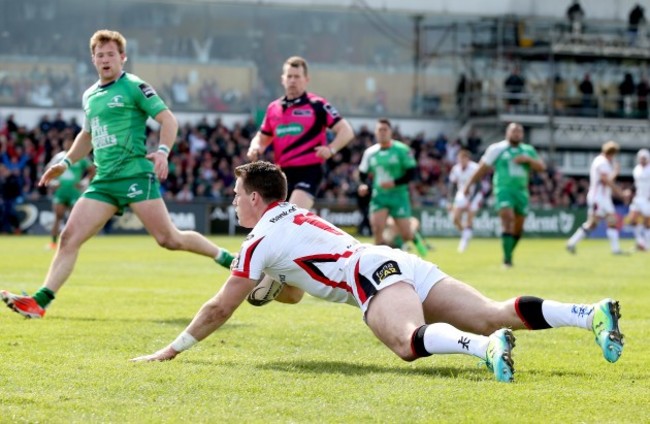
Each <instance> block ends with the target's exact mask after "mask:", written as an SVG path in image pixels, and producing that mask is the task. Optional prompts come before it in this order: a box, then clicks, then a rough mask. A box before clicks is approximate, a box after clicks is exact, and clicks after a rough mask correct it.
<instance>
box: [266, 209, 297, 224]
mask: <svg viewBox="0 0 650 424" xmlns="http://www.w3.org/2000/svg"><path fill="white" fill-rule="evenodd" d="M295 211H296V207H295V206H292V207H290V208H289V209H287V210H286V211H282V212H280V213H279V214H277V215H276V216H274V217H273V218H271V219H269V222H271V223H272V224H275V223H276V222H277V221H278V220H279V219H281V218H284V217H285V216H287V215H289V214H290V213H292V212H295Z"/></svg>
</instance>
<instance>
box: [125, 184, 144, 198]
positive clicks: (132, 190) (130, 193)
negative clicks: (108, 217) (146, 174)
mask: <svg viewBox="0 0 650 424" xmlns="http://www.w3.org/2000/svg"><path fill="white" fill-rule="evenodd" d="M142 193H143V192H142V190H140V189H139V188H138V183H135V184H131V185H130V186H129V189H128V190H127V193H126V197H128V198H129V199H133V198H134V197H136V196H139V195H141V194H142Z"/></svg>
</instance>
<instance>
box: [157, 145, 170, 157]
mask: <svg viewBox="0 0 650 424" xmlns="http://www.w3.org/2000/svg"><path fill="white" fill-rule="evenodd" d="M158 151H159V152H162V153H164V154H165V156H169V147H167V146H165V145H164V144H161V145H160V146H158Z"/></svg>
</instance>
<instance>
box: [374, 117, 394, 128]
mask: <svg viewBox="0 0 650 424" xmlns="http://www.w3.org/2000/svg"><path fill="white" fill-rule="evenodd" d="M377 122H378V123H380V124H386V125H388V128H390V129H393V126H392V125H391V124H390V120H389V119H388V118H379V119H377Z"/></svg>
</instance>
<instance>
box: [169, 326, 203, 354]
mask: <svg viewBox="0 0 650 424" xmlns="http://www.w3.org/2000/svg"><path fill="white" fill-rule="evenodd" d="M198 342H199V341H198V340H196V339H195V338H194V337H193V336H192V335H191V334H190V333H188V332H187V331H183V332H182V333H181V334H179V335H178V337H176V340H174V341H173V342H172V344H171V345H170V346H171V348H172V349H174V350H175V351H176V352H183V351H185V350H187V349H189V348H191V347H192V346H194V345H195V344H197V343H198Z"/></svg>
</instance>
